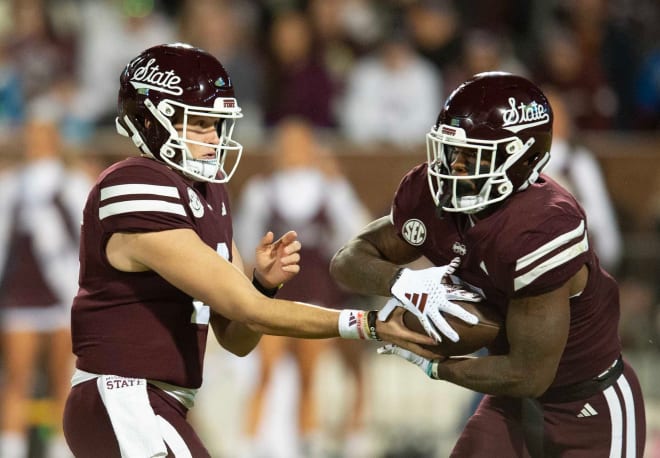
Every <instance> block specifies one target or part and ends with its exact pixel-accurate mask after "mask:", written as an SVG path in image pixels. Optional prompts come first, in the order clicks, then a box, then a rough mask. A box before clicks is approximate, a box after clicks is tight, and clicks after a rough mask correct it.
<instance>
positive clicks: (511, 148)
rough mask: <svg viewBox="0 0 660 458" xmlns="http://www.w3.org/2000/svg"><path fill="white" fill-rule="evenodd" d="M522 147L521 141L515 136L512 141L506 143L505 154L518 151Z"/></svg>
mask: <svg viewBox="0 0 660 458" xmlns="http://www.w3.org/2000/svg"><path fill="white" fill-rule="evenodd" d="M522 147H523V142H522V140H520V139H519V138H516V139H515V140H514V141H512V142H509V143H507V145H506V147H505V149H506V152H507V154H509V155H513V154H516V153H517V152H518V151H520V150H521V149H522Z"/></svg>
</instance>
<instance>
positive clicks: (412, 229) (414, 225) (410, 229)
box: [401, 219, 426, 246]
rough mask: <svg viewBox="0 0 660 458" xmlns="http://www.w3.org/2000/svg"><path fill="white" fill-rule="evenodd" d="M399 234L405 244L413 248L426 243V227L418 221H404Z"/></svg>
mask: <svg viewBox="0 0 660 458" xmlns="http://www.w3.org/2000/svg"><path fill="white" fill-rule="evenodd" d="M401 232H402V235H403V238H404V239H405V240H406V242H408V243H410V244H411V245H413V246H420V245H421V244H422V243H424V242H425V241H426V226H424V223H422V222H421V221H420V220H418V219H409V220H408V221H406V222H405V223H404V224H403V228H402V231H401Z"/></svg>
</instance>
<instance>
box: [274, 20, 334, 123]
mask: <svg viewBox="0 0 660 458" xmlns="http://www.w3.org/2000/svg"><path fill="white" fill-rule="evenodd" d="M268 32H269V35H268V36H269V40H268V41H267V43H268V48H267V49H266V53H267V54H266V55H267V64H266V72H267V74H268V75H269V77H268V78H267V80H266V88H265V91H266V92H265V99H264V107H263V109H264V123H265V126H266V127H272V126H274V125H276V124H277V123H278V122H279V121H281V120H282V119H284V118H287V117H289V116H300V117H303V118H305V119H307V120H308V121H309V122H310V123H312V124H313V125H314V126H316V127H321V128H328V129H332V128H334V127H335V126H336V120H335V112H334V103H335V97H336V88H335V85H334V81H333V78H332V74H331V73H330V70H329V69H328V68H327V67H326V65H325V62H324V61H323V59H322V56H321V54H320V50H319V49H318V48H317V46H316V41H315V36H314V33H313V29H312V24H311V22H310V20H309V18H308V16H307V15H306V14H305V13H304V12H302V11H299V10H297V9H287V10H285V11H282V12H278V13H277V14H276V15H275V16H274V17H273V20H272V22H271V23H270V25H269V28H268Z"/></svg>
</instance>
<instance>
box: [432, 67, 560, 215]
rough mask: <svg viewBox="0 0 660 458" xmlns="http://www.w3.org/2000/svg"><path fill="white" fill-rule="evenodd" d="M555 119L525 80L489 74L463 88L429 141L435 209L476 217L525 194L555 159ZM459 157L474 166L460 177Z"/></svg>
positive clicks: (450, 101)
mask: <svg viewBox="0 0 660 458" xmlns="http://www.w3.org/2000/svg"><path fill="white" fill-rule="evenodd" d="M552 119H553V117H552V109H551V107H550V104H549V102H548V100H547V99H546V97H545V95H544V94H543V92H542V91H541V90H540V89H539V88H538V87H537V86H536V85H534V84H533V83H532V82H531V81H529V80H528V79H526V78H523V77H521V76H518V75H513V74H511V73H504V72H485V73H479V74H477V75H475V76H473V77H472V78H471V79H470V80H468V81H466V82H465V83H463V84H461V85H460V86H459V87H458V88H456V90H454V92H453V93H452V94H451V95H450V96H449V98H448V99H447V101H446V102H445V105H444V107H443V108H442V111H441V112H440V114H439V116H438V120H437V122H436V124H435V126H434V127H433V128H432V129H431V131H430V132H429V133H428V134H427V136H426V140H427V141H426V144H427V159H428V179H429V186H430V189H431V194H432V195H433V199H434V201H435V204H436V205H437V206H438V207H439V208H441V209H442V210H444V211H447V212H462V213H477V212H480V211H482V210H484V209H485V208H486V207H488V206H490V205H492V204H494V203H497V202H500V201H502V200H504V199H506V198H507V197H508V196H510V195H511V194H512V193H513V192H516V191H522V190H524V189H526V188H527V187H528V186H529V185H530V184H532V183H534V182H535V181H536V180H537V179H538V177H539V174H540V173H541V171H542V170H543V168H544V167H545V165H546V164H547V162H548V160H549V159H550V144H551V142H552ZM458 155H462V157H467V158H468V159H469V161H468V162H470V163H471V166H470V167H466V168H465V170H462V171H461V172H460V173H459V172H457V171H456V170H453V169H452V163H453V162H454V161H455V160H456V158H457V156H458Z"/></svg>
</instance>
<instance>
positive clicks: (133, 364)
mask: <svg viewBox="0 0 660 458" xmlns="http://www.w3.org/2000/svg"><path fill="white" fill-rule="evenodd" d="M181 228H188V229H192V230H194V231H195V232H196V233H197V234H198V235H199V237H200V238H201V239H202V240H203V241H204V242H205V243H206V244H208V245H209V246H210V247H212V248H213V249H214V250H216V251H217V252H218V253H219V255H221V256H223V257H225V258H226V259H227V260H229V261H231V246H232V221H231V215H230V212H229V199H228V195H227V191H226V189H225V187H224V185H219V184H208V183H195V182H191V181H188V180H186V179H185V178H184V177H182V176H181V175H180V174H178V173H176V172H174V171H172V170H170V169H168V168H167V167H164V166H163V165H162V164H159V163H157V162H155V161H154V160H151V159H147V158H129V159H126V160H124V161H121V162H119V163H117V164H115V165H113V166H111V167H110V168H108V169H107V170H106V171H105V172H103V174H101V176H100V177H99V179H98V181H97V183H96V184H95V186H94V187H93V189H92V191H91V192H90V194H89V197H88V200H87V205H86V207H85V211H84V216H83V225H82V238H81V245H80V279H79V283H80V289H79V292H78V295H77V296H76V298H75V300H74V303H73V309H72V338H73V351H74V353H75V354H76V355H77V356H78V360H77V363H76V365H77V367H78V368H79V369H82V370H85V371H88V372H92V373H97V374H113V375H121V376H127V377H140V378H149V379H155V380H160V381H163V382H167V383H171V384H174V385H178V386H182V387H187V388H197V387H199V386H200V385H201V382H202V364H203V358H204V351H205V346H206V336H207V332H208V322H209V307H208V306H206V305H204V304H202V303H200V302H199V301H195V300H194V299H193V298H192V297H190V296H188V295H187V294H185V293H184V292H182V291H180V290H178V289H177V288H175V287H174V286H172V285H171V284H170V283H168V282H167V281H166V280H165V279H163V278H161V277H160V276H159V275H158V274H156V273H154V272H151V271H148V272H138V273H129V272H121V271H119V270H117V269H115V268H113V267H112V266H111V265H110V264H109V262H108V259H107V258H106V255H105V247H106V244H107V242H108V239H109V238H110V236H111V235H112V234H113V233H115V232H133V233H135V232H155V231H163V230H168V229H181ZM199 274H200V275H203V272H200V273H199ZM209 281H213V282H217V281H222V279H220V278H214V279H209Z"/></svg>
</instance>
